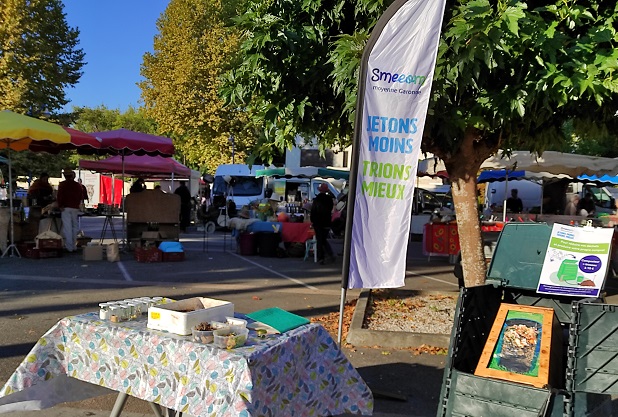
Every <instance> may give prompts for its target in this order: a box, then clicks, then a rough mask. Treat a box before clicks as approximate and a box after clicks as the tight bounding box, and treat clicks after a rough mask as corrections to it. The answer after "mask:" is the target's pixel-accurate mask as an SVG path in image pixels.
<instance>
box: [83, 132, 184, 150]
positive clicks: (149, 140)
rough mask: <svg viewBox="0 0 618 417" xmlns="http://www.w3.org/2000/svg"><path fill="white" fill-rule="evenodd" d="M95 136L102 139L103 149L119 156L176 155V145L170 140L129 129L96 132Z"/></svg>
mask: <svg viewBox="0 0 618 417" xmlns="http://www.w3.org/2000/svg"><path fill="white" fill-rule="evenodd" d="M92 135H93V136H96V137H98V138H100V139H101V148H103V149H108V150H110V151H114V152H115V153H117V154H119V155H131V154H136V155H161V156H167V157H170V156H172V155H174V144H173V143H172V140H171V139H170V138H166V137H163V136H155V135H150V134H148V133H142V132H134V131H132V130H128V129H116V130H107V131H104V132H94V133H92Z"/></svg>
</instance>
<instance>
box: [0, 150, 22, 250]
mask: <svg viewBox="0 0 618 417" xmlns="http://www.w3.org/2000/svg"><path fill="white" fill-rule="evenodd" d="M6 155H7V156H8V160H9V216H10V217H9V223H10V229H11V244H10V245H9V246H8V247H7V248H6V250H5V251H4V253H3V254H2V258H4V257H5V256H6V255H7V254H8V253H9V252H10V255H9V256H10V257H13V256H17V257H19V258H21V254H20V253H19V250H18V249H17V246H15V229H14V225H13V174H12V172H11V144H10V143H9V144H8V146H7V154H6Z"/></svg>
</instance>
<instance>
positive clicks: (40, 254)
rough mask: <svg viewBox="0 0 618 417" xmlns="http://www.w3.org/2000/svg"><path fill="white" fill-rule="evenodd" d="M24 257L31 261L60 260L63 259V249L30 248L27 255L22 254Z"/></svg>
mask: <svg viewBox="0 0 618 417" xmlns="http://www.w3.org/2000/svg"><path fill="white" fill-rule="evenodd" d="M22 256H24V257H26V258H30V259H47V258H60V257H62V249H39V248H30V249H28V250H27V251H26V253H25V254H24V253H22Z"/></svg>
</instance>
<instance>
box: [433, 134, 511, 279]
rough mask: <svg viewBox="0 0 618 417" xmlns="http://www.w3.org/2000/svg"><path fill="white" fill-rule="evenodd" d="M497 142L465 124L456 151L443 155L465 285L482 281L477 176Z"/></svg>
mask: <svg viewBox="0 0 618 417" xmlns="http://www.w3.org/2000/svg"><path fill="white" fill-rule="evenodd" d="M498 144H499V141H491V140H488V139H487V138H482V137H481V136H480V132H479V131H478V130H477V129H475V128H472V127H468V128H467V129H466V131H465V133H464V137H463V140H462V143H461V145H460V146H459V148H458V149H457V151H456V153H455V154H452V155H449V156H448V157H446V158H445V157H444V156H443V155H438V156H440V157H441V158H442V159H443V160H444V164H445V166H446V169H447V171H448V174H449V178H450V180H451V186H452V192H453V202H454V204H455V215H456V216H457V230H458V232H459V245H460V247H461V265H462V269H463V274H464V284H465V286H466V287H474V286H478V285H483V284H484V283H485V275H486V273H487V266H486V264H485V256H484V253H483V241H482V236H481V226H480V222H479V208H478V200H477V188H476V179H477V176H478V173H479V169H480V167H481V164H482V163H483V161H485V160H486V159H487V158H488V157H489V156H491V155H492V154H493V153H494V152H495V151H496V149H497V148H498Z"/></svg>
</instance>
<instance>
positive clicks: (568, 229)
mask: <svg viewBox="0 0 618 417" xmlns="http://www.w3.org/2000/svg"><path fill="white" fill-rule="evenodd" d="M613 235H614V229H613V228H596V227H575V226H567V225H564V224H557V223H556V224H554V227H553V229H552V232H551V237H550V239H549V244H548V246H547V253H546V254H545V261H544V262H543V269H542V270H541V277H540V279H539V285H538V287H537V292H539V293H543V294H553V295H566V296H572V297H598V296H599V294H600V292H601V290H602V288H603V283H604V281H605V275H606V273H607V268H608V263H609V256H610V253H611V252H610V251H611V246H612V245H611V244H612V236H613Z"/></svg>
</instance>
